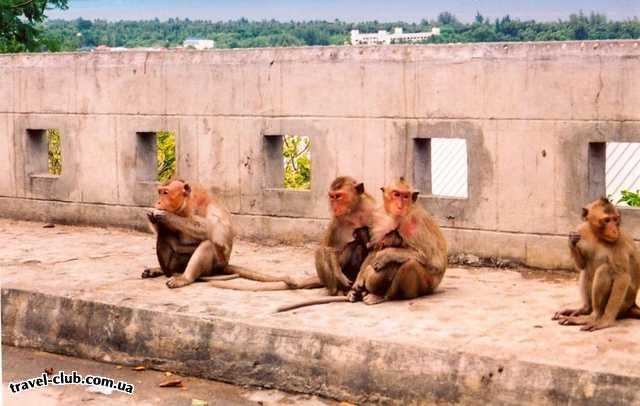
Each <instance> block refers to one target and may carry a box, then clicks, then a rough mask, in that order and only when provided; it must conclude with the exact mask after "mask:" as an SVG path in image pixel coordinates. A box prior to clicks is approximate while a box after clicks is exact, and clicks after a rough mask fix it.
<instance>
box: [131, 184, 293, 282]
mask: <svg viewBox="0 0 640 406" xmlns="http://www.w3.org/2000/svg"><path fill="white" fill-rule="evenodd" d="M147 218H148V220H149V224H150V226H151V228H152V229H153V230H154V231H155V232H156V235H157V240H156V255H157V257H158V263H159V264H160V267H159V268H148V269H145V270H144V271H143V272H142V275H141V276H142V278H153V277H157V276H160V275H166V276H168V277H170V279H169V280H168V281H167V286H168V287H169V288H179V287H182V286H185V285H188V284H190V283H192V282H194V281H195V280H196V279H198V278H199V277H201V276H210V275H213V274H217V273H218V274H219V273H235V274H238V275H240V276H242V277H245V278H248V279H254V280H259V281H265V282H272V281H282V280H283V279H282V278H277V277H270V276H266V275H263V274H261V273H257V272H254V271H251V270H248V269H244V268H241V267H236V266H230V265H229V257H230V256H231V249H232V247H233V238H234V232H233V229H232V226H231V215H230V214H229V211H228V210H227V209H226V208H225V207H224V205H223V204H222V203H220V202H218V201H216V200H214V199H213V198H212V197H211V196H210V195H209V194H208V193H207V192H206V191H205V190H204V189H202V188H201V187H193V188H192V187H191V186H190V185H189V184H188V183H186V182H184V181H182V180H173V181H169V182H167V183H165V184H163V185H161V186H160V187H159V188H158V201H157V202H156V204H155V210H152V211H150V212H148V213H147ZM174 274H181V275H174Z"/></svg>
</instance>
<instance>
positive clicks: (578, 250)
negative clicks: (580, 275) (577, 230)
mask: <svg viewBox="0 0 640 406" xmlns="http://www.w3.org/2000/svg"><path fill="white" fill-rule="evenodd" d="M578 238H579V235H578ZM569 249H570V250H571V258H573V262H574V263H575V264H576V267H577V268H578V269H584V268H585V266H587V258H586V255H585V251H588V250H587V247H586V242H584V240H580V239H578V240H576V236H575V235H574V233H572V234H570V235H569Z"/></svg>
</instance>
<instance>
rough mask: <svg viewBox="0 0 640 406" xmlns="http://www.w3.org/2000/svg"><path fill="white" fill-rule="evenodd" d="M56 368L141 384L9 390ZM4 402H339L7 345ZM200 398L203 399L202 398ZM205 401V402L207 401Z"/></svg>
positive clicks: (217, 405) (170, 405) (244, 405)
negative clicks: (172, 384)
mask: <svg viewBox="0 0 640 406" xmlns="http://www.w3.org/2000/svg"><path fill="white" fill-rule="evenodd" d="M47 368H52V369H53V370H54V372H53V374H54V375H55V374H58V373H59V371H65V372H66V373H71V371H77V372H78V373H79V374H82V375H83V376H86V375H88V374H91V375H99V376H104V377H109V378H112V379H114V380H119V381H123V382H127V383H130V384H132V385H134V386H135V392H134V394H133V395H128V394H125V393H120V392H117V391H114V392H112V393H111V394H103V393H96V392H90V391H88V389H89V387H88V386H83V385H64V386H48V387H46V388H43V389H33V390H29V391H27V392H19V393H16V394H13V393H11V392H10V391H9V390H7V385H8V383H9V382H17V381H22V380H25V379H31V378H34V377H38V376H40V375H41V374H42V372H43V370H45V369H47ZM2 371H3V374H2V384H3V388H2V390H3V398H2V399H3V402H2V404H4V405H6V406H11V405H24V406H31V405H34V406H54V405H86V406H99V405H105V404H108V405H114V406H120V405H132V404H135V405H154V406H155V405H158V406H191V404H192V403H193V401H194V400H196V401H198V400H201V401H204V402H207V405H206V406H236V405H237V406H251V405H256V406H257V405H264V406H275V405H301V406H327V405H334V404H335V405H337V402H334V401H331V400H327V399H320V398H318V397H316V396H310V395H295V394H290V393H285V392H281V391H278V390H261V389H258V388H243V387H240V386H234V385H229V384H225V383H221V382H216V381H211V380H207V379H197V378H191V377H185V376H180V375H175V374H170V375H169V374H167V373H165V372H157V371H151V370H144V371H134V370H133V369H132V368H130V367H126V366H124V367H123V366H121V365H112V364H105V363H101V362H95V361H87V360H83V359H78V358H73V357H65V356H62V355H55V354H49V353H45V352H40V351H34V350H28V349H22V348H16V347H11V346H2ZM173 379H179V380H181V381H182V387H180V388H177V387H176V388H160V387H158V385H159V384H160V383H162V382H166V381H168V380H173ZM196 403H197V402H196ZM201 406H205V405H202V404H201Z"/></svg>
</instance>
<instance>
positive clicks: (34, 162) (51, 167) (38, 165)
mask: <svg viewBox="0 0 640 406" xmlns="http://www.w3.org/2000/svg"><path fill="white" fill-rule="evenodd" d="M26 165H27V168H26V169H27V173H28V174H29V175H52V176H60V175H61V174H62V144H61V133H60V130H58V129H54V128H51V129H37V130H36V129H28V130H27V160H26Z"/></svg>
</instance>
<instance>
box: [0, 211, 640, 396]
mask: <svg viewBox="0 0 640 406" xmlns="http://www.w3.org/2000/svg"><path fill="white" fill-rule="evenodd" d="M42 226H43V224H41V223H29V222H19V221H12V220H0V247H2V248H0V254H1V255H0V267H1V268H0V269H1V282H2V290H3V341H12V342H7V343H8V344H14V345H16V344H17V345H20V342H21V341H22V342H23V344H24V345H27V346H31V345H36V344H37V340H36V341H33V339H32V338H29V337H26V335H25V334H24V332H23V331H22V330H24V331H27V330H28V327H29V326H25V325H24V324H21V322H20V321H19V320H18V319H19V318H20V315H21V314H23V315H24V314H25V313H24V312H25V309H24V308H20V305H19V303H18V302H15V303H14V302H13V301H12V300H13V299H11V296H10V295H9V291H14V292H17V291H29V292H33V293H38V294H44V295H47V297H49V296H55V297H63V298H68V299H71V300H72V301H73V303H75V302H76V301H87V302H92V303H101V304H108V305H114V306H116V308H127V309H129V308H132V309H135V310H136V311H143V310H145V311H150V312H154V313H153V314H156V313H157V314H165V315H168V316H167V317H168V319H170V320H200V321H202V322H212V323H214V324H215V323H231V324H232V325H241V326H246V327H247V328H253V329H257V330H260V331H262V330H264V331H266V332H267V334H266V336H267V337H268V338H267V341H269V340H271V341H273V340H275V341H276V342H278V341H279V340H297V341H300V342H302V344H300V345H301V346H304V343H305V340H312V338H313V337H322V339H321V340H324V341H323V342H329V343H331V344H335V343H338V344H339V345H338V344H335V346H334V347H330V346H327V347H325V346H324V344H323V345H319V346H315V345H314V344H313V341H309V342H308V345H307V347H310V348H306V349H305V351H307V352H306V353H305V354H306V356H308V357H311V358H310V359H309V360H308V361H309V362H311V363H312V362H314V361H313V360H314V359H315V357H318V358H322V357H333V359H340V360H341V359H345V360H348V359H350V358H351V359H353V361H352V363H353V364H357V363H359V362H363V365H365V364H366V367H365V368H366V370H367V371H369V372H371V371H370V369H371V368H382V369H384V368H392V369H393V368H396V367H395V366H394V362H395V360H396V359H395V358H392V359H391V360H389V359H387V358H385V357H386V355H385V354H382V355H380V354H377V355H378V356H379V359H376V358H375V356H376V355H375V354H372V351H371V348H373V347H371V346H372V345H375V346H380V348H383V349H384V348H390V349H394V350H393V351H398V349H403V348H409V349H411V351H417V352H418V353H420V352H421V351H425V353H433V352H434V351H435V353H437V354H450V355H451V356H452V357H453V358H451V360H450V362H449V361H447V360H446V356H444V355H443V359H442V362H443V366H442V367H443V368H449V369H450V370H449V372H447V373H453V372H451V370H455V371H454V372H455V373H456V374H457V375H456V376H454V377H453V378H452V379H453V381H454V384H455V385H457V386H460V387H463V388H466V389H465V390H467V391H472V392H473V391H478V390H480V388H482V387H484V386H485V384H486V383H487V382H489V381H492V380H494V381H495V380H496V379H498V375H499V374H502V373H503V370H505V376H506V375H508V374H507V373H506V372H507V371H508V369H509V367H510V365H516V364H517V365H520V366H519V367H518V368H517V371H518V372H517V373H514V374H513V375H512V376H510V377H509V379H508V381H505V382H502V383H501V384H500V385H502V390H504V388H509V389H510V390H513V391H514V393H513V394H509V395H506V394H503V395H501V396H502V398H501V399H502V400H503V401H505V402H507V403H509V401H510V400H513V401H514V402H515V400H516V399H517V396H518V395H517V394H518V391H519V389H518V385H520V383H519V381H518V380H519V379H525V380H534V381H536V382H537V383H536V384H535V385H534V386H535V388H533V389H531V390H532V391H534V392H531V394H530V395H523V396H524V397H523V398H522V400H523V401H524V402H525V403H526V402H527V397H526V396H534V395H535V390H541V391H542V390H544V391H546V392H544V393H547V395H548V396H551V395H549V393H551V392H549V391H550V390H551V389H553V390H555V391H558V390H563V391H566V394H565V395H563V396H564V397H557V398H554V397H550V398H549V399H550V400H549V402H551V403H554V399H555V400H557V399H561V400H568V399H573V397H575V396H577V398H578V399H582V400H585V399H587V400H588V399H592V398H593V396H595V398H593V399H600V400H601V398H598V394H599V392H598V391H599V390H603V391H605V389H602V388H604V387H601V386H598V385H600V383H601V382H602V379H605V378H601V377H602V376H605V377H615V379H617V380H618V381H619V380H620V379H622V381H620V382H623V383H624V385H622V386H623V387H626V385H627V383H640V321H637V320H622V321H619V322H618V323H617V324H616V325H615V326H614V327H613V328H609V329H606V330H601V331H597V332H593V333H586V332H581V331H579V329H578V328H577V327H565V326H560V325H558V324H557V323H556V322H554V321H552V320H551V316H552V314H553V312H554V311H556V310H558V309H560V308H564V307H566V306H568V305H577V304H578V301H579V300H578V297H579V296H578V291H577V276H576V275H575V274H572V273H561V272H543V271H530V270H525V269H521V270H517V271H513V270H495V269H477V268H476V269H463V268H452V269H449V270H448V271H447V274H446V276H445V279H444V281H443V283H442V285H441V287H440V289H439V290H438V292H437V294H435V295H433V296H430V297H425V298H419V299H415V300H409V301H399V302H391V303H383V304H380V305H377V306H366V305H364V304H362V303H356V304H351V303H334V304H327V305H320V306H314V307H308V308H302V309H299V310H296V311H292V312H289V313H282V314H274V313H273V311H274V309H275V308H276V307H278V306H279V305H283V304H288V303H294V302H297V301H299V300H303V299H307V298H312V297H318V296H323V295H324V294H325V293H324V291H323V290H321V289H316V290H306V291H276V292H242V291H233V290H223V289H218V288H214V287H211V286H208V284H207V282H199V283H195V284H193V285H191V286H188V287H185V288H182V289H177V290H169V289H167V288H166V286H165V284H164V283H165V281H166V279H165V278H164V277H161V278H156V279H152V280H149V279H147V280H143V279H140V273H141V271H142V270H143V269H144V268H145V267H147V266H151V265H155V262H156V260H155V254H154V238H153V236H152V235H150V234H144V233H138V232H131V231H124V230H116V229H101V228H89V227H73V226H56V227H55V228H43V227H42ZM313 248H314V247H313V246H310V245H309V246H298V247H290V246H280V245H275V246H263V245H259V244H255V243H250V242H246V241H237V242H236V244H235V246H234V251H233V254H232V257H231V263H232V264H237V265H242V266H247V267H250V268H253V269H259V270H263V271H265V272H269V273H273V274H290V275H300V276H302V275H305V274H312V273H313ZM247 283H249V282H247ZM16 303H18V304H16ZM20 303H22V302H20ZM7 304H9V307H10V308H9V309H4V307H6V305H7ZM12 306H13V307H15V309H13V308H12ZM53 314H58V313H53ZM169 316H170V317H169ZM24 317H26V318H25V319H24V320H28V317H27V316H24ZM16 320H17V321H16ZM6 323H12V324H11V325H7V324H6ZM52 323H54V321H52ZM125 326H126V327H127V328H128V326H127V325H125ZM7 327H9V328H10V329H13V330H12V331H9V332H7V331H6V328H7ZM243 328H244V327H243ZM175 331H176V335H179V334H181V332H180V327H179V326H177V327H175ZM196 331H200V330H196ZM258 335H259V334H258ZM307 337H310V338H307ZM52 339H53V342H54V343H55V342H56V341H55V340H57V338H56V337H53V338H52ZM314 339H315V338H314ZM211 340H212V341H211V342H214V343H215V339H214V338H212V339H211ZM243 340H245V341H246V340H249V341H250V339H249V338H247V337H233V338H232V339H231V340H230V342H238V343H239V342H244V341H243ZM253 340H254V341H255V345H256V348H260V344H261V342H260V340H259V339H258V338H253ZM332 340H333V341H332ZM297 341H296V342H297ZM334 341H335V343H334ZM292 342H293V341H292ZM34 343H35V344H34ZM49 345H53V344H51V343H50V344H49ZM211 345H214V344H211ZM269 345H270V346H271V347H269V348H272V347H273V346H276V347H277V343H276V344H274V343H273V342H270V344H269ZM363 345H364V346H365V347H364V348H369V350H367V351H368V352H367V355H366V357H365V358H366V359H363V358H362V357H363V353H362V351H363V349H362V348H363V347H362V346H363ZM367 346H369V347H367ZM375 348H378V347H375ZM53 350H55V348H53ZM284 350H285V352H286V351H291V352H295V351H296V349H295V348H291V347H289V348H288V349H287V348H285V349H284ZM256 351H258V350H256ZM274 351H276V352H277V348H276V350H274ZM323 351H325V352H329V351H337V352H336V353H331V354H328V353H322V352H323ZM67 352H68V351H67ZM373 352H375V351H373ZM305 354H302V355H300V356H301V357H302V358H304V356H305ZM102 355H103V356H101V357H102V359H104V360H109V359H110V357H109V356H108V354H106V355H107V356H104V355H105V354H104V351H103V354H102ZM245 355H246V356H247V357H250V354H245ZM468 356H472V357H478V358H477V359H480V360H485V361H482V362H488V363H489V364H491V365H494V364H495V365H496V368H497V370H496V371H497V372H496V371H493V372H491V373H490V375H489V374H488V373H486V371H485V370H484V369H483V368H484V367H482V368H480V367H478V366H477V365H476V366H474V362H476V361H473V360H476V358H465V357H468ZM461 357H462V358H461ZM98 358H100V357H98ZM465 360H466V361H465ZM470 360H471V361H470ZM486 360H489V361H486ZM302 361H303V362H304V360H302ZM346 365H349V363H348V362H346ZM385 365H386V366H385ZM522 365H524V367H523V366H522ZM279 367H281V368H286V365H282V364H280V365H279ZM341 367H342V366H341ZM423 367H424V365H423V364H422V363H421V362H415V363H413V362H412V364H410V365H406V369H404V368H403V369H402V370H401V371H394V370H387V371H386V373H389V374H393V373H395V372H402V373H405V374H406V373H412V371H413V372H415V373H417V374H422V373H424V371H421V368H423ZM434 368H435V367H434ZM439 368H440V367H439ZM549 368H550V369H549ZM558 368H559V369H558ZM537 369H538V370H537ZM556 370H559V371H569V372H566V373H565V375H566V376H567V377H573V378H576V379H577V378H580V379H579V380H581V381H580V382H576V383H575V385H577V386H575V387H567V388H561V389H559V388H557V387H556V388H544V387H543V386H544V385H553V382H552V381H553V380H556V379H557V375H556V372H553V371H556ZM474 371H476V372H477V376H476V375H475V372H474ZM524 371H530V372H526V373H525V372H524ZM549 371H552V372H549ZM316 373H317V371H316ZM528 373H530V374H531V376H527V374H528ZM494 374H495V377H494ZM536 374H538V375H540V374H542V375H540V376H542V377H543V378H539V377H538V378H534V376H535V375H536ZM204 375H206V374H204ZM374 376H375V375H373V373H372V376H371V377H369V378H367V379H374ZM599 377H600V378H599ZM573 378H572V379H573ZM363 379H364V378H363ZM501 379H507V378H501ZM540 379H541V380H540ZM487 380H488V381H487ZM605 380H606V379H605ZM329 381H330V379H329ZM618 381H615V382H618ZM367 382H368V381H367ZM540 382H542V383H540ZM607 382H609V381H607ZM266 384H267V385H274V383H273V382H266ZM276 385H277V383H276ZM340 385H341V386H340V390H339V391H338V393H337V395H340V396H344V395H345V393H346V397H343V398H344V399H349V393H348V392H349V389H348V384H344V383H340ZM345 385H346V386H345ZM371 385H372V384H371V383H370V382H368V383H367V384H366V385H365V389H366V391H369V392H374V388H372V387H371ZM381 385H382V386H383V387H384V386H389V387H391V386H392V385H393V384H392V383H389V382H387V383H381ZM607 385H609V387H610V386H611V385H612V384H611V383H610V382H609V383H608V384H607ZM284 386H285V387H284V389H294V390H300V388H298V387H296V388H287V387H286V384H285V385H284ZM281 387H282V386H281ZM345 388H346V389H345ZM589 388H591V389H589ZM594 388H595V389H594ZM376 390H377V389H376ZM434 390H435V388H434ZM590 390H591V397H589V396H588V395H589V391H590ZM616 390H618V389H616ZM310 391H313V392H318V393H321V394H324V395H329V396H332V395H336V394H333V393H332V392H331V391H332V388H331V385H330V384H327V387H326V388H324V387H323V388H319V389H318V388H315V389H313V390H310ZM343 391H344V392H343ZM522 391H523V393H524V394H526V393H528V392H527V391H526V390H524V389H522ZM576 391H578V392H579V393H578V394H576ZM356 392H358V391H357V390H354V393H355V395H353V396H352V397H351V398H352V399H354V400H358V399H360V400H362V399H365V398H362V395H361V394H358V393H356ZM504 392H505V393H507V392H508V391H506V390H504ZM633 392H634V391H632V390H631V388H629V392H628V393H626V392H625V393H624V396H622V395H620V393H618V392H616V393H618V394H617V395H616V396H622V397H621V398H620V399H626V400H628V401H630V402H631V403H634V402H636V403H637V402H639V401H640V398H638V397H637V395H635V394H633ZM474 393H475V392H474ZM602 393H604V392H602ZM417 396H419V394H418V395H417ZM433 396H434V399H441V400H442V399H448V395H442V396H441V397H440V398H438V396H439V395H438V394H437V393H436V394H434V395H433ZM536 396H537V395H536ZM553 396H555V395H553ZM603 396H604V395H603ZM607 396H609V395H607ZM391 398H394V396H393V395H391ZM366 399H367V400H368V401H372V400H375V398H366ZM413 399H415V398H413ZM465 399H467V400H468V398H465V396H464V394H463V395H460V393H457V394H456V396H454V398H453V400H454V401H461V402H463V403H464V402H465ZM474 399H476V400H479V398H474ZM532 399H533V398H532ZM539 399H542V398H539ZM603 399H604V398H603ZM606 399H609V398H606ZM449 400H451V399H449ZM614 400H615V399H614ZM540 401H541V402H542V400H540ZM472 403H473V402H472ZM543 403H547V401H546V400H545V401H544V402H543Z"/></svg>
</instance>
